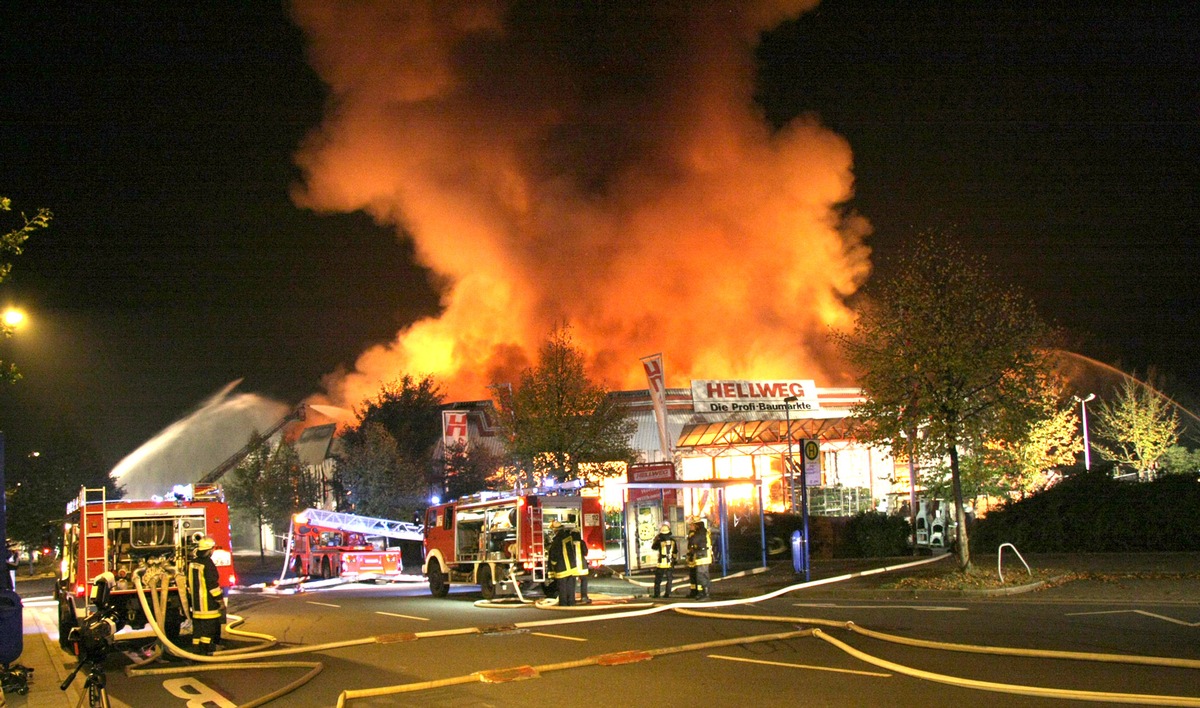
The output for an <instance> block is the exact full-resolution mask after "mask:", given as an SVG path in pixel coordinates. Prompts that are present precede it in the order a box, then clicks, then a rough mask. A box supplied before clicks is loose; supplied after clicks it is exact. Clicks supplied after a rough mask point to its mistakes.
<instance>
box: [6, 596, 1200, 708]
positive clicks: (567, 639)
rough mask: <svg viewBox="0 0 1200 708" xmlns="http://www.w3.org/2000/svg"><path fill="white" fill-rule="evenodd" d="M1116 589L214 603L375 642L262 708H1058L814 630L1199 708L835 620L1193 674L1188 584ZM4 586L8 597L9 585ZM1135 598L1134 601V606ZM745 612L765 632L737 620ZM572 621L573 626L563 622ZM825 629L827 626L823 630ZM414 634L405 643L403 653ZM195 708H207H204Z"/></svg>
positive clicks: (134, 700)
mask: <svg viewBox="0 0 1200 708" xmlns="http://www.w3.org/2000/svg"><path fill="white" fill-rule="evenodd" d="M1140 582H1147V583H1149V582H1153V583H1154V588H1155V591H1154V592H1150V591H1148V590H1147V589H1146V588H1141V587H1140V586H1139V585H1138V583H1140ZM1172 582H1178V583H1180V584H1181V585H1180V587H1179V588H1176V590H1174V591H1173V590H1172V589H1170V588H1169V587H1168V588H1167V589H1166V590H1164V586H1170V585H1171V583H1172ZM1125 583H1126V584H1125V585H1123V586H1121V589H1122V590H1124V591H1125V592H1119V593H1116V595H1115V596H1113V595H1114V593H1113V592H1112V587H1100V588H1097V590H1098V592H1094V593H1089V592H1086V591H1085V592H1080V590H1086V587H1083V586H1076V587H1075V588H1073V589H1072V591H1070V592H1068V591H1066V590H1064V589H1060V588H1054V589H1051V590H1045V591H1042V592H1036V593H1027V594H1022V595H1013V596H1008V597H1002V598H994V597H931V598H911V597H907V598H888V597H881V596H879V595H881V593H874V595H872V593H870V592H869V591H865V590H863V589H862V588H858V589H851V588H850V587H849V586H847V588H846V589H845V590H844V591H842V590H840V589H839V588H837V587H830V586H826V587H824V588H823V589H822V590H821V591H820V592H814V591H807V590H797V591H793V592H791V593H788V594H787V595H784V596H782V597H779V598H777V599H772V600H767V601H759V602H755V603H753V604H736V605H729V606H722V605H724V603H722V602H717V603H708V604H707V605H704V606H702V607H699V608H697V611H699V612H704V613H711V614H722V615H731V616H732V617H721V618H716V617H711V616H709V617H706V616H693V615H683V614H680V613H678V612H658V613H653V614H644V613H642V614H637V615H636V616H627V617H616V618H613V619H604V620H599V621H591V620H592V618H596V617H599V616H602V615H609V614H614V613H616V612H622V611H624V612H634V613H638V612H640V610H637V609H634V610H629V609H626V610H611V611H603V610H595V609H590V610H576V611H566V610H549V609H536V608H533V607H516V608H504V609H496V608H482V607H477V606H476V605H475V600H477V599H478V596H477V594H476V593H475V592H474V591H473V589H472V588H469V587H467V588H462V589H459V590H456V591H455V592H454V593H452V594H451V595H450V596H449V597H447V598H444V599H435V598H432V597H430V596H429V594H428V592H427V590H426V589H425V587H424V586H423V585H376V586H369V585H367V586H363V585H354V586H342V587H338V588H332V589H326V590H315V591H308V592H303V593H299V594H261V593H258V594H255V593H248V594H239V595H235V596H233V597H232V598H231V603H230V606H231V611H232V612H235V613H237V614H240V615H242V616H244V617H245V618H246V623H245V625H244V628H245V629H247V630H251V631H256V632H264V633H267V634H271V635H273V636H275V637H277V638H278V639H279V640H280V642H281V643H282V644H283V645H285V646H288V645H313V644H319V643H324V642H332V641H343V640H347V639H356V638H371V637H381V636H382V637H385V638H387V640H388V642H389V643H378V642H370V643H366V644H363V645H360V646H353V647H347V648H340V649H334V650H330V651H324V652H320V653H307V654H303V655H300V656H295V657H287V659H291V660H299V661H310V662H312V661H319V662H321V663H322V664H323V665H324V668H323V670H322V672H321V673H320V675H318V676H317V677H316V678H315V679H314V680H312V681H311V682H310V683H308V684H307V685H305V686H303V687H301V688H299V689H298V690H296V691H294V692H292V693H290V694H289V695H288V696H286V697H285V698H283V699H281V700H280V701H279V702H278V705H288V706H332V705H336V703H337V701H338V697H339V694H341V692H342V691H343V690H347V689H371V688H377V687H384V686H396V685H402V684H424V683H425V682H429V681H431V680H446V679H454V678H455V677H463V676H470V675H471V674H474V673H475V672H488V671H492V670H497V669H506V668H511V667H518V666H534V667H543V668H542V669H541V670H540V671H539V677H538V678H534V679H529V680H509V679H513V678H518V677H519V675H506V674H494V675H492V676H493V678H494V679H496V680H498V681H500V682H498V683H484V682H481V681H479V680H478V679H477V678H476V679H473V680H471V681H470V682H469V683H465V684H461V685H452V686H444V687H422V690H419V691H413V692H408V693H401V694H391V695H387V696H382V697H375V698H355V699H353V700H351V701H349V702H348V703H347V705H349V706H353V707H358V706H409V705H412V706H418V705H419V706H530V705H542V704H558V703H562V702H563V701H566V702H568V703H573V704H576V705H655V706H692V705H697V704H700V705H705V706H745V705H758V706H784V705H787V706H793V705H797V704H801V703H802V704H804V705H830V706H855V705H873V706H877V705H901V706H928V705H959V704H967V703H970V702H977V701H989V702H990V703H998V704H1003V705H1006V706H1041V705H1059V706H1061V705H1063V703H1062V701H1061V700H1059V699H1055V698H1047V697H1026V696H1020V695H1013V694H1007V693H1005V694H1000V693H995V692H990V691H982V690H979V689H974V688H965V687H961V686H955V685H947V684H945V683H941V682H939V680H937V679H933V678H931V677H929V676H926V677H913V676H909V675H905V674H904V673H902V671H903V669H899V668H897V667H895V666H883V667H881V666H878V665H876V664H873V663H870V661H868V660H865V659H864V658H862V657H855V656H852V655H851V654H849V653H847V651H846V650H844V649H842V648H839V647H837V646H835V645H834V644H832V643H830V642H829V641H826V640H825V639H822V638H820V637H818V636H814V635H812V634H810V633H809V632H808V630H811V629H813V628H814V627H818V628H820V629H821V631H822V632H823V633H824V634H825V635H826V636H827V637H829V638H831V639H834V640H839V641H841V642H845V643H846V644H847V645H849V646H850V647H852V648H854V649H857V650H858V651H861V652H865V653H866V655H869V656H870V657H876V658H877V659H878V660H882V661H886V662H893V663H894V664H895V665H899V666H901V667H910V668H913V669H917V670H920V671H924V672H929V673H930V674H937V675H945V676H951V677H958V678H961V679H966V680H971V681H980V682H992V683H995V684H1003V685H1025V686H1041V687H1053V688H1058V689H1070V690H1077V691H1102V692H1119V693H1134V694H1154V695H1168V696H1191V697H1193V699H1194V700H1196V702H1197V704H1200V689H1197V688H1196V686H1198V685H1200V680H1198V677H1200V672H1198V671H1197V670H1196V669H1193V668H1163V667H1151V666H1136V665H1131V664H1126V663H1110V662H1094V661H1068V660H1063V659H1048V658H1024V657H1014V656H1001V655H997V654H995V653H978V654H976V653H963V652H957V651H943V650H936V649H928V648H921V647H911V646H904V645H901V644H896V643H893V642H890V641H882V640H880V639H875V638H870V637H865V636H862V635H861V634H858V633H855V632H851V631H849V630H848V629H846V628H845V624H844V623H845V622H848V621H849V622H853V623H854V624H855V625H858V626H860V627H864V628H868V629H871V630H876V631H879V632H883V633H887V634H891V635H896V636H899V637H904V638H913V639H923V640H931V641H937V642H954V643H962V644H970V645H979V646H988V647H1022V648H1032V649H1048V650H1058V651H1071V652H1090V653H1104V654H1119V655H1127V654H1133V655H1145V656H1162V657H1177V658H1184V659H1190V660H1194V661H1196V662H1197V665H1200V641H1198V639H1200V635H1198V633H1200V602H1197V601H1196V600H1195V599H1194V598H1195V593H1194V591H1193V590H1192V588H1191V587H1190V586H1191V585H1194V584H1195V580H1194V579H1187V578H1183V579H1179V580H1177V581H1172V580H1170V579H1167V580H1164V579H1161V578H1158V579H1153V580H1144V581H1143V580H1139V579H1137V578H1133V579H1130V580H1126V581H1125ZM1100 584H1101V585H1103V586H1111V585H1112V584H1111V583H1103V582H1101V583H1100ZM594 585H595V583H594ZM605 587H608V588H609V589H613V590H616V589H618V588H620V587H621V586H620V585H619V584H615V583H611V582H610V583H608V584H606V585H605ZM28 588H29V590H30V591H33V590H35V588H34V587H33V586H28ZM21 589H22V591H23V594H24V591H25V590H26V588H25V587H23V588H21ZM724 594H725V595H727V596H731V595H733V594H734V593H724ZM717 595H718V597H720V596H721V595H722V593H717ZM1143 597H1148V598H1150V599H1145V600H1143V599H1140V598H1143ZM730 599H732V598H730ZM675 604H679V603H678V602H676V603H675ZM593 607H594V606H593ZM26 611H27V613H28V612H30V611H38V612H41V611H52V610H42V609H37V608H31V609H27V610H26ZM747 615H761V616H768V617H770V618H771V619H770V620H769V621H763V620H757V619H749V618H747ZM584 618H587V619H588V620H589V621H584V622H581V621H579V620H580V619H584ZM806 620H808V621H806ZM813 620H820V621H821V622H817V621H813ZM825 621H836V622H838V623H841V624H840V625H839V626H827V625H825V624H824V622H825ZM480 628H482V629H483V631H482V632H478V631H472V633H469V634H461V635H452V636H436V637H435V636H429V635H431V634H433V633H437V632H440V631H443V630H453V629H468V630H478V629H480ZM786 632H803V634H801V635H798V636H794V637H791V638H775V639H772V640H768V641H751V640H750V639H748V638H754V637H760V636H762V635H775V634H779V633H786ZM414 634H415V635H417V636H419V637H420V638H416V639H413V635H414ZM392 640H404V641H392ZM721 643H726V644H725V645H721ZM647 650H649V651H652V652H664V653H663V654H662V655H659V656H654V657H653V658H651V657H649V656H644V655H638V654H629V653H628V652H637V651H647ZM594 657H604V658H605V659H604V661H603V663H610V664H613V665H605V666H597V665H583V666H577V667H569V668H568V667H551V668H547V667H550V666H551V665H554V664H561V663H562V662H572V661H579V660H585V659H589V658H594ZM128 663H129V660H128V658H127V657H125V656H123V655H119V654H114V655H112V656H111V657H110V658H109V661H108V663H107V664H106V668H107V676H108V688H109V695H110V697H111V698H112V699H113V704H114V705H115V706H120V705H122V704H124V705H129V706H150V705H154V706H185V705H208V706H225V705H238V704H241V703H244V702H248V701H250V700H252V699H254V698H256V697H258V696H262V695H264V694H266V693H267V692H269V691H271V690H273V689H275V688H278V687H280V686H283V685H284V684H286V683H288V682H289V681H291V680H293V679H296V678H298V677H300V676H301V675H303V674H304V673H305V672H306V671H307V669H304V668H261V669H245V670H222V671H215V672H203V673H201V672H199V671H188V670H187V669H186V668H185V669H184V673H183V674H182V675H171V676H143V677H136V678H135V677H129V676H126V675H125V674H124V673H122V671H121V669H122V667H123V666H124V665H126V664H128ZM209 691H211V692H212V693H211V694H208V693H207V692H209ZM206 695H211V696H212V698H211V699H203V698H202V697H203V696H206ZM18 700H19V699H18ZM203 700H208V701H209V702H207V703H203V702H202V701H203ZM189 701H191V702H192V703H190V704H189ZM11 703H12V705H20V704H19V703H18V702H17V701H11Z"/></svg>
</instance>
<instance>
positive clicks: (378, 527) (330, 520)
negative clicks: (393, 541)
mask: <svg viewBox="0 0 1200 708" xmlns="http://www.w3.org/2000/svg"><path fill="white" fill-rule="evenodd" d="M299 516H300V518H302V519H304V523H308V524H312V525H314V526H324V527H326V528H331V529H337V530H338V531H349V532H351V533H361V534H365V535H368V536H385V537H387V538H398V539H400V540H402V541H422V540H424V539H425V527H424V526H423V525H421V524H410V523H407V522H405V521H391V520H389V519H373V518H371V517H369V516H355V515H354V514H343V513H340V512H336V511H325V510H324V509H305V510H304V511H303V512H301V513H300V515H299Z"/></svg>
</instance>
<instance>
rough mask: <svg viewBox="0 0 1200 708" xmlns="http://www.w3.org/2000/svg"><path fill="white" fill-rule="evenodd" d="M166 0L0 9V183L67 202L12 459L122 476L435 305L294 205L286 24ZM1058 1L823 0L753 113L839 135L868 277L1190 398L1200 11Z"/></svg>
mask: <svg viewBox="0 0 1200 708" xmlns="http://www.w3.org/2000/svg"><path fill="white" fill-rule="evenodd" d="M151 5H152V7H151V9H134V6H129V7H124V8H121V9H113V8H109V9H97V8H96V7H89V9H79V8H73V9H63V8H55V9H44V8H42V7H40V6H39V5H38V4H34V3H5V4H3V5H2V6H0V27H3V28H4V33H5V39H4V40H3V42H0V194H3V195H6V196H9V197H11V198H12V199H13V201H14V204H15V206H16V207H17V208H18V209H25V210H33V209H35V208H37V207H42V206H44V207H48V208H50V209H52V210H53V211H54V213H55V219H54V223H53V225H52V227H51V228H50V229H49V230H47V231H44V232H41V233H38V234H37V235H36V236H35V237H34V238H33V239H32V240H31V241H30V242H29V243H28V245H27V248H26V252H25V254H24V255H22V256H20V257H18V258H17V259H15V261H14V270H13V273H12V275H11V276H10V277H9V278H8V279H7V280H6V281H5V282H4V283H0V301H3V303H4V304H8V303H12V304H16V305H19V306H21V307H23V308H25V309H26V310H27V311H28V313H29V315H30V317H31V326H30V327H29V328H28V329H26V330H23V331H21V332H20V333H18V335H17V336H16V337H14V338H13V339H11V340H8V341H7V342H5V343H3V345H2V346H3V347H4V351H5V356H4V357H3V358H5V359H8V358H12V359H14V360H15V361H16V362H17V364H18V365H19V366H21V367H22V369H23V370H24V372H25V375H26V378H25V380H24V381H22V382H21V383H20V384H18V385H17V386H16V387H14V388H11V389H8V390H5V391H3V392H2V393H0V428H2V429H3V430H4V431H5V433H6V435H7V438H8V449H9V454H10V455H12V454H24V453H25V452H27V451H29V450H32V449H36V448H37V447H38V446H39V445H42V444H44V440H45V439H46V438H45V434H46V433H45V431H46V430H47V429H48V428H57V429H60V430H61V429H67V430H72V431H76V432H77V433H78V434H79V435H81V436H82V437H83V438H85V439H87V440H89V441H90V442H91V444H93V445H94V446H95V447H96V449H97V450H98V451H99V453H100V454H101V456H102V459H103V460H104V461H105V463H106V464H108V465H112V464H115V463H116V462H117V461H118V460H119V459H120V458H122V457H123V456H125V455H126V454H128V453H129V452H131V451H132V450H133V449H135V448H136V447H137V446H138V445H139V444H140V443H141V442H143V441H145V440H147V439H148V438H150V437H151V436H153V435H154V434H155V433H156V432H157V431H158V430H160V429H162V428H163V427H165V426H166V425H168V424H169V423H171V422H172V421H174V420H176V419H178V418H179V417H181V416H183V415H184V414H186V413H187V412H188V411H190V410H192V409H193V408H194V407H196V406H197V405H198V404H199V403H200V402H201V401H202V400H204V399H205V398H206V397H207V396H209V395H211V394H212V393H214V392H216V391H218V390H220V389H221V388H223V387H224V386H225V385H226V384H228V383H229V382H231V381H234V380H236V379H243V383H242V385H241V389H240V390H243V391H249V392H254V393H259V394H262V395H266V396H270V397H273V398H276V399H279V400H282V401H285V402H288V403H295V402H298V401H300V400H301V399H303V398H305V397H306V396H308V395H309V394H312V393H314V392H316V391H319V390H320V388H321V379H322V377H323V376H325V375H327V374H329V373H331V372H333V371H335V370H337V369H339V367H343V368H344V367H350V366H352V365H353V363H354V361H355V359H356V357H357V355H358V354H359V353H361V352H362V351H363V350H364V349H366V348H367V347H369V346H371V345H373V344H378V343H382V342H385V341H388V340H390V339H392V338H393V337H394V336H395V333H396V331H397V330H398V329H400V328H402V327H403V326H405V325H406V324H408V323H411V322H412V321H414V320H415V319H417V318H419V317H422V316H429V315H433V314H435V313H437V311H438V307H439V304H438V303H439V292H440V288H439V285H438V278H437V277H436V276H434V275H433V274H431V273H429V272H428V271H426V270H425V269H423V268H421V267H420V266H418V265H415V264H414V255H413V248H412V246H411V245H410V243H409V242H408V241H406V240H403V239H398V238H396V236H395V233H394V230H393V229H391V228H390V227H389V228H385V227H380V226H377V225H375V224H374V223H373V222H372V220H371V219H370V218H369V217H367V216H365V215H363V214H350V215H325V214H317V213H314V212H312V211H307V210H303V209H300V208H297V207H296V206H295V205H294V204H293V202H292V200H291V198H290V190H291V189H292V188H293V186H294V184H295V183H296V181H297V180H298V179H299V178H300V172H299V170H298V169H297V168H296V166H295V164H294V162H293V156H294V154H295V153H296V151H297V149H298V148H299V147H300V146H301V144H302V143H303V141H304V140H305V137H306V135H308V134H309V133H310V131H311V130H313V129H314V128H315V127H316V126H317V125H318V124H319V122H320V121H321V119H322V116H323V111H324V110H325V108H326V102H327V99H328V96H327V93H326V90H325V88H324V86H323V85H322V83H321V81H320V80H319V79H318V77H317V75H316V74H315V73H314V72H313V70H312V69H311V68H310V67H309V65H308V63H307V61H306V54H305V38H304V36H303V34H302V33H301V31H300V30H299V29H298V28H297V27H296V26H295V25H294V24H293V23H292V22H291V21H290V18H289V16H288V11H287V8H286V6H280V5H276V4H272V3H254V4H251V3H202V4H200V5H197V6H193V5H190V4H180V5H179V6H174V4H166V3H164V4H159V3H154V4H151ZM251 5H253V7H251V9H246V8H245V7H243V6H247V7H249V6H251ZM1058 5H1059V3H1040V2H1038V3H1035V2H1017V3H1014V2H982V3H961V2H926V3H894V2H878V3H869V2H868V3H863V2H826V3H823V4H822V5H820V6H819V7H818V8H817V9H816V10H814V11H812V12H810V13H808V14H806V15H804V16H802V17H800V18H799V19H797V20H793V21H789V22H785V23H784V24H782V25H780V26H779V27H778V28H777V29H775V30H773V31H771V32H768V33H766V34H765V35H764V37H763V42H762V44H761V45H760V47H759V49H758V51H757V58H758V60H759V63H760V69H759V76H758V79H759V81H758V88H757V93H756V95H757V98H758V100H759V102H760V104H761V108H762V111H763V114H764V119H765V120H767V121H769V122H770V123H771V124H772V125H774V126H781V125H783V124H785V123H786V122H788V121H789V120H791V119H793V118H795V117H796V116H798V115H801V114H806V113H812V114H815V115H816V116H817V117H818V118H819V120H820V121H821V122H822V123H823V124H824V125H826V126H828V127H829V128H831V129H832V130H833V131H835V132H836V133H838V134H840V135H841V136H843V137H844V138H845V139H846V140H847V141H848V143H849V146H850V149H851V150H852V152H853V156H854V175H855V180H856V187H855V197H854V199H853V200H852V201H851V202H850V204H849V205H848V208H850V209H853V210H854V211H856V212H858V213H859V214H861V215H862V216H864V217H865V218H866V219H868V220H869V221H870V222H871V225H872V227H873V233H872V235H871V236H870V237H868V239H867V244H868V246H870V247H871V248H872V249H873V251H874V253H873V256H872V261H873V263H874V265H875V268H876V273H877V274H879V273H886V272H887V268H888V258H889V256H894V255H895V254H897V253H899V252H900V251H901V250H902V249H903V248H904V244H905V243H906V242H907V240H909V239H910V238H912V236H913V235H914V234H915V233H917V232H919V231H922V230H924V229H929V228H933V229H939V230H945V231H949V232H952V233H954V234H956V235H957V236H958V237H959V238H960V239H961V240H963V241H964V242H965V243H966V244H967V246H968V247H969V248H970V249H972V250H974V251H976V252H978V253H981V254H983V255H985V256H986V257H987V258H988V259H989V260H990V261H991V263H992V264H993V265H994V266H995V268H996V270H997V271H998V272H999V273H1000V274H1001V275H1002V276H1003V277H1005V278H1007V279H1009V280H1011V282H1014V283H1016V284H1018V285H1020V286H1022V287H1023V288H1025V289H1026V290H1027V292H1028V293H1029V294H1030V295H1031V296H1032V297H1033V298H1034V299H1035V301H1036V302H1037V304H1038V306H1039V308H1040V309H1041V311H1042V313H1043V315H1044V316H1045V317H1046V318H1047V319H1048V320H1049V321H1051V322H1052V323H1054V324H1056V325H1059V326H1061V327H1063V328H1064V329H1065V330H1066V331H1067V333H1068V336H1069V337H1070V341H1071V342H1072V345H1073V347H1074V348H1075V349H1076V350H1077V351H1078V352H1080V353H1082V354H1084V355H1087V356H1089V357H1094V358H1096V359H1098V360H1100V361H1102V362H1105V363H1108V364H1114V365H1118V366H1120V367H1122V368H1124V369H1125V370H1131V371H1138V372H1139V373H1140V372H1144V371H1145V369H1146V367H1147V366H1149V365H1155V366H1157V367H1158V369H1159V370H1160V372H1161V373H1162V374H1164V375H1165V376H1166V377H1167V380H1168V386H1169V387H1170V391H1171V392H1172V393H1173V394H1175V395H1176V396H1177V397H1180V398H1190V397H1192V396H1194V395H1195V394H1196V393H1198V392H1200V363H1198V362H1197V361H1196V358H1195V356H1194V349H1195V346H1194V344H1195V341H1196V334H1197V326H1196V325H1195V324H1194V320H1195V317H1194V316H1193V313H1194V312H1195V311H1196V310H1197V309H1198V306H1200V295H1197V290H1196V289H1195V288H1194V287H1193V283H1192V282H1191V281H1192V279H1193V278H1194V277H1195V276H1194V274H1195V273H1197V272H1200V269H1198V268H1197V266H1200V255H1197V250H1196V248H1195V243H1196V240H1197V239H1196V235H1197V223H1198V217H1200V208H1198V204H1197V196H1196V195H1197V187H1198V186H1200V180H1198V179H1197V173H1198V169H1200V168H1198V165H1200V160H1198V158H1200V149H1198V147H1200V125H1198V124H1200V62H1197V60H1196V58H1197V57H1200V41H1198V40H1200V6H1198V5H1197V4H1196V3H1194V2H1185V1H1179V2H1144V3H1113V4H1112V5H1113V6H1114V7H1104V5H1107V3H1098V4H1095V6H1093V4H1089V3H1081V4H1079V5H1080V6H1079V7H1078V8H1076V9H1068V10H1064V9H1063V8H1061V7H1058ZM105 7H108V6H107V5H105ZM347 41H351V42H352V41H353V38H348V39H347ZM647 353H650V352H647ZM735 374H736V372H714V376H726V375H730V376H732V375H735ZM819 383H820V382H819Z"/></svg>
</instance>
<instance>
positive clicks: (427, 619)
mask: <svg viewBox="0 0 1200 708" xmlns="http://www.w3.org/2000/svg"><path fill="white" fill-rule="evenodd" d="M375 614H377V615H387V616H388V617H403V618H404V619H409V620H421V621H422V622H428V621H429V618H428V617H414V616H412V615H401V614H397V613H395V612H380V611H379V610H376V611H375Z"/></svg>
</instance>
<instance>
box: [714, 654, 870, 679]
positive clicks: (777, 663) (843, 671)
mask: <svg viewBox="0 0 1200 708" xmlns="http://www.w3.org/2000/svg"><path fill="white" fill-rule="evenodd" d="M708 658H710V659H724V660H725V661H741V662H744V663H746V664H764V665H766V666H786V667H788V668H792V669H812V670H813V671H832V672H834V673H838V674H854V675H856V676H878V677H879V678H891V677H892V675H891V674H881V673H878V672H876V671H856V670H855V669H831V668H829V667H828V666H809V665H808V664H789V663H787V662H783V661H766V660H764V659H743V658H742V657H739V656H723V655H721V654H709V655H708Z"/></svg>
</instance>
